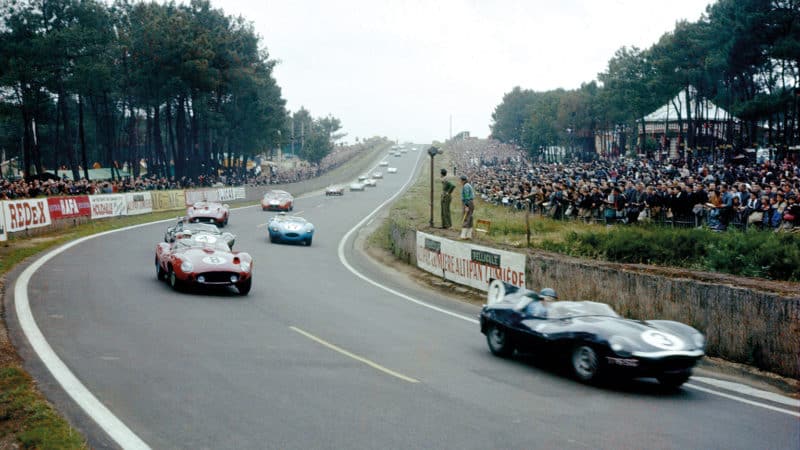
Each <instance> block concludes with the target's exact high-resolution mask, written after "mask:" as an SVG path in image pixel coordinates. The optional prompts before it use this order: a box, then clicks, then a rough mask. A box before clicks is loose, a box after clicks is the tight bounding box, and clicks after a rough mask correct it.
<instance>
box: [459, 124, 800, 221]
mask: <svg viewBox="0 0 800 450" xmlns="http://www.w3.org/2000/svg"><path fill="white" fill-rule="evenodd" d="M450 151H451V152H452V155H453V159H454V166H455V167H454V170H455V171H456V173H457V175H462V174H463V175H467V177H469V179H470V181H471V182H472V184H473V186H474V188H475V190H476V194H477V195H479V196H480V197H481V198H482V199H483V200H485V201H487V202H491V203H494V204H497V205H504V206H507V207H509V208H516V209H525V208H530V210H531V211H533V212H537V213H540V214H543V215H548V216H550V217H552V218H555V219H577V220H584V221H587V222H589V221H594V222H598V223H606V224H608V225H611V224H618V223H626V224H632V223H637V222H660V223H666V224H672V225H677V226H703V225H705V226H708V227H710V228H711V229H714V230H718V231H723V230H726V229H729V228H733V227H735V228H739V229H745V228H747V227H756V228H759V229H773V230H779V229H793V230H794V231H798V230H800V203H798V199H799V197H800V166H799V165H798V161H797V155H796V154H795V155H793V157H786V158H784V159H782V160H781V161H779V162H773V161H764V162H761V163H755V162H748V161H747V159H746V158H745V159H740V160H736V161H734V162H726V161H722V160H713V159H711V158H708V159H707V158H699V157H698V158H694V159H692V160H690V161H684V160H677V161H675V160H673V161H655V160H650V159H625V158H619V159H604V160H596V161H592V162H571V163H536V164H534V163H533V162H532V161H531V160H530V158H528V157H527V155H526V154H525V152H524V151H522V150H521V149H519V148H518V147H516V146H513V145H508V144H503V143H500V142H498V141H494V140H481V139H474V138H472V139H465V140H460V141H455V142H453V143H451V146H450Z"/></svg>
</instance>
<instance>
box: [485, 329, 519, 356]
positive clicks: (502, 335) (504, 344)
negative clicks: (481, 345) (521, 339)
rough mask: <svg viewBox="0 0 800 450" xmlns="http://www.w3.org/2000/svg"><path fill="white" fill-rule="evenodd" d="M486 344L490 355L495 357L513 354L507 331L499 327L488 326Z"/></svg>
mask: <svg viewBox="0 0 800 450" xmlns="http://www.w3.org/2000/svg"><path fill="white" fill-rule="evenodd" d="M486 343H487V344H488V345H489V350H490V351H491V352H492V354H494V355H496V356H511V354H512V353H514V345H513V344H512V342H511V339H510V337H509V335H508V331H507V330H506V329H505V328H503V327H501V326H500V325H497V324H490V325H489V329H488V330H486Z"/></svg>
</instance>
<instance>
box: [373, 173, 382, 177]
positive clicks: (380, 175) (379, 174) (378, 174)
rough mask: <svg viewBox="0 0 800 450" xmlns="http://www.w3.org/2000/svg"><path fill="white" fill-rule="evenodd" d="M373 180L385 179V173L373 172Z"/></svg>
mask: <svg viewBox="0 0 800 450" xmlns="http://www.w3.org/2000/svg"><path fill="white" fill-rule="evenodd" d="M372 178H383V173H381V172H372Z"/></svg>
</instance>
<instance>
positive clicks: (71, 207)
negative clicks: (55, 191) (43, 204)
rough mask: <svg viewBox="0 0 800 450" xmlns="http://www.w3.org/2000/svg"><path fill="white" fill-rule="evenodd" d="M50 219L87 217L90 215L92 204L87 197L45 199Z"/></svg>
mask: <svg viewBox="0 0 800 450" xmlns="http://www.w3.org/2000/svg"><path fill="white" fill-rule="evenodd" d="M47 207H48V209H49V210H50V219H52V220H58V219H69V218H73V217H82V216H86V217H89V216H91V215H92V204H91V203H90V202H89V196H88V195H79V196H76V197H50V198H48V199H47Z"/></svg>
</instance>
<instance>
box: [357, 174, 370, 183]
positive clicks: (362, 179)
mask: <svg viewBox="0 0 800 450" xmlns="http://www.w3.org/2000/svg"><path fill="white" fill-rule="evenodd" d="M367 178H369V176H367V175H359V176H358V181H361V182H363V181H364V180H366V179H367Z"/></svg>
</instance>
